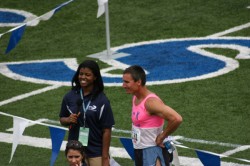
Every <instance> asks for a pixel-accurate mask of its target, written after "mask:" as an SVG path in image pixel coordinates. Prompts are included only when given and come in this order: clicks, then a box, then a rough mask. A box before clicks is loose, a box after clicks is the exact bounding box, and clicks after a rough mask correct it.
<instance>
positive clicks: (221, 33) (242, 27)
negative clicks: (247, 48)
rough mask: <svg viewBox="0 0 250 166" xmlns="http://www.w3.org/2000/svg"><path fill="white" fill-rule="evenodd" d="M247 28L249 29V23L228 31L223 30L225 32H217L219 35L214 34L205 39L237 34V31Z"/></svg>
mask: <svg viewBox="0 0 250 166" xmlns="http://www.w3.org/2000/svg"><path fill="white" fill-rule="evenodd" d="M249 27H250V22H249V23H246V24H243V25H240V26H236V27H233V28H230V29H228V30H225V31H222V32H219V33H215V34H213V35H209V36H207V37H220V36H224V35H227V34H229V33H232V32H237V31H240V30H242V29H245V28H249Z"/></svg>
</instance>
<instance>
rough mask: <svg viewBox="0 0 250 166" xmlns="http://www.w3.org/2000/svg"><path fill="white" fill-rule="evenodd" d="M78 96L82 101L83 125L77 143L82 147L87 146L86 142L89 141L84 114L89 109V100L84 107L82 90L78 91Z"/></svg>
mask: <svg viewBox="0 0 250 166" xmlns="http://www.w3.org/2000/svg"><path fill="white" fill-rule="evenodd" d="M80 94H81V99H82V101H83V102H82V108H83V114H84V116H83V120H84V125H83V127H80V131H79V141H81V143H82V144H83V146H88V140H89V128H86V112H87V110H88V108H89V105H90V103H91V99H90V100H89V102H88V104H87V105H86V107H85V103H84V98H83V95H82V90H80Z"/></svg>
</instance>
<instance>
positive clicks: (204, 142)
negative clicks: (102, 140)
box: [112, 128, 242, 148]
mask: <svg viewBox="0 0 250 166" xmlns="http://www.w3.org/2000/svg"><path fill="white" fill-rule="evenodd" d="M112 131H115V132H118V133H126V134H130V133H131V131H130V130H121V129H115V128H114V129H112ZM171 139H172V140H174V141H175V140H182V141H186V142H195V143H201V144H210V145H219V146H225V147H233V148H238V147H241V146H242V145H240V144H230V143H223V142H217V141H206V140H201V139H194V138H186V137H183V136H171Z"/></svg>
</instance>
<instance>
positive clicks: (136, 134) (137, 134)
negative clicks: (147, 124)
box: [131, 128, 141, 144]
mask: <svg viewBox="0 0 250 166" xmlns="http://www.w3.org/2000/svg"><path fill="white" fill-rule="evenodd" d="M131 137H132V141H133V143H134V144H139V143H140V139H141V132H140V130H139V129H135V128H133V130H132V136H131Z"/></svg>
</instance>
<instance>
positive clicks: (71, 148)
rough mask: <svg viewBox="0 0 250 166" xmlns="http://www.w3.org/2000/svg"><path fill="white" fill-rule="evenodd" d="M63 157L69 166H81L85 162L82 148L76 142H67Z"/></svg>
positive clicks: (79, 143)
mask: <svg viewBox="0 0 250 166" xmlns="http://www.w3.org/2000/svg"><path fill="white" fill-rule="evenodd" d="M65 156H66V158H67V160H68V162H69V165H70V166H76V165H77V166H81V165H82V163H83V162H84V160H85V152H84V147H83V145H82V144H81V142H79V141H76V140H70V141H68V143H67V145H66V149H65Z"/></svg>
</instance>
